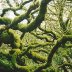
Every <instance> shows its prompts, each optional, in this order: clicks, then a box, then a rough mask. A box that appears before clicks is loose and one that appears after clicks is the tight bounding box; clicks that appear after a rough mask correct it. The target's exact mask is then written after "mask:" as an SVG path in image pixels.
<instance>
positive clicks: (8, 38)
mask: <svg viewBox="0 0 72 72" xmlns="http://www.w3.org/2000/svg"><path fill="white" fill-rule="evenodd" d="M1 40H2V42H4V43H7V44H8V43H11V42H13V39H12V36H11V35H10V34H9V33H8V32H7V30H5V31H3V32H2V34H1Z"/></svg>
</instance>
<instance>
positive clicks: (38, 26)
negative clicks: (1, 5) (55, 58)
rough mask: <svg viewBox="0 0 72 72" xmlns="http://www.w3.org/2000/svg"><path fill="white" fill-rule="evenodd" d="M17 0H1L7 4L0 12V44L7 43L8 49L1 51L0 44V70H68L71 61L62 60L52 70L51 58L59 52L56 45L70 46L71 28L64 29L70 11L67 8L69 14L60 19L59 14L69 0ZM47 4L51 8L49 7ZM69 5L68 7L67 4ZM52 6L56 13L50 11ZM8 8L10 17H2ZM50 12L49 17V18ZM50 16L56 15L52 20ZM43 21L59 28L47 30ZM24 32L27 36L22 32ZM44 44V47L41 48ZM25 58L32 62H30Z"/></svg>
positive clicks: (71, 12) (70, 13) (60, 14)
mask: <svg viewBox="0 0 72 72" xmlns="http://www.w3.org/2000/svg"><path fill="white" fill-rule="evenodd" d="M18 1H19V0H13V3H11V1H10V0H5V1H4V2H3V3H4V4H6V5H7V8H3V10H2V13H1V15H0V26H1V28H0V45H1V46H2V44H3V43H4V44H7V45H10V46H9V47H10V48H9V47H8V48H6V49H5V50H6V51H7V52H3V48H4V47H1V49H2V51H1V52H0V56H1V57H0V69H3V70H5V67H6V68H7V69H6V70H7V72H8V71H9V72H17V71H18V72H41V71H45V72H47V70H48V71H50V72H53V71H54V72H57V70H60V68H62V70H64V71H65V72H68V68H71V67H72V65H71V64H70V63H71V62H70V63H68V62H66V63H64V62H62V63H61V64H60V65H59V64H58V65H59V67H58V68H57V69H55V68H54V67H53V64H52V63H53V62H52V60H53V56H54V55H55V54H56V55H59V53H56V52H57V50H58V49H59V48H60V47H61V48H66V47H67V48H71V47H72V44H71V43H72V34H71V29H68V27H70V25H71V18H72V10H71V11H68V13H69V15H68V17H67V19H66V21H64V20H63V14H64V11H66V9H65V8H67V7H68V6H67V5H66V4H68V2H70V3H71V1H67V0H54V1H51V0H25V1H23V0H20V2H18ZM1 3H2V2H1ZM51 3H52V4H51ZM26 4H28V5H30V6H29V8H27V7H26V6H25V5H26ZM50 6H51V8H49V7H50ZM69 7H71V4H70V5H69ZM52 9H55V11H56V13H57V14H56V13H54V12H53V11H52ZM19 10H20V11H21V12H22V11H23V13H20V11H19ZM9 11H12V12H13V13H14V15H15V17H14V19H10V18H8V17H6V13H7V12H9ZM17 11H18V12H19V13H18V12H17ZM35 15H37V16H35ZM48 15H49V16H48ZM51 15H52V18H50V16H51ZM54 16H55V17H57V20H55V19H56V18H55V19H53V17H54ZM23 20H26V21H27V23H26V24H25V23H24V22H23ZM43 22H45V23H46V22H48V23H52V24H54V25H55V23H56V25H55V26H56V27H59V29H58V30H57V29H56V28H53V29H54V31H53V30H50V28H49V26H50V25H49V24H45V25H44V24H43ZM53 22H54V23H53ZM58 32H59V33H60V34H59V33H58ZM27 33H28V35H26V34H27ZM29 36H30V37H29ZM25 37H26V38H27V39H28V38H29V40H30V41H29V40H28V41H27V39H26V38H25ZM23 39H24V40H23ZM25 40H26V41H25ZM24 41H25V42H24ZM23 42H24V43H23ZM39 42H41V43H39ZM43 47H44V48H43ZM45 47H46V48H47V49H45ZM48 47H49V48H50V50H49V48H48ZM47 50H48V51H47ZM60 52H61V51H60ZM66 52H67V51H66ZM41 53H42V54H41ZM43 54H45V55H46V57H45V56H42V55H43ZM71 54H72V53H71ZM69 57H70V56H69ZM65 58H66V57H65ZM70 58H71V57H70ZM30 59H32V60H30ZM27 61H30V62H32V64H30V63H28V62H27ZM33 61H34V62H33ZM33 63H34V64H33ZM63 63H64V64H63ZM66 67H68V68H66Z"/></svg>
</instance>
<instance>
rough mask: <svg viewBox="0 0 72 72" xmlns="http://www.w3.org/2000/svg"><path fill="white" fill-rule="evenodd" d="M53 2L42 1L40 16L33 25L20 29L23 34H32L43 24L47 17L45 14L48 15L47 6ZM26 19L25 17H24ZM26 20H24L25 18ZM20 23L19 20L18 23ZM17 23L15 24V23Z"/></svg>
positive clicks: (48, 0)
mask: <svg viewBox="0 0 72 72" xmlns="http://www.w3.org/2000/svg"><path fill="white" fill-rule="evenodd" d="M50 1H51V0H44V1H43V0H42V1H41V5H40V10H39V14H38V16H37V17H36V19H35V20H34V21H32V22H31V23H29V24H28V25H27V26H24V27H23V28H20V27H19V28H18V29H19V30H20V31H22V32H30V31H32V30H34V29H35V28H37V27H38V26H39V25H40V24H41V22H42V21H43V20H44V17H45V13H46V10H47V9H46V8H47V4H48V3H49V2H50ZM23 17H24V16H23ZM23 19H24V18H23ZM16 22H17V23H18V20H17V21H16ZM14 23H15V22H14Z"/></svg>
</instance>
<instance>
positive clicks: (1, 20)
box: [0, 17, 11, 25]
mask: <svg viewBox="0 0 72 72" xmlns="http://www.w3.org/2000/svg"><path fill="white" fill-rule="evenodd" d="M0 24H5V25H8V24H11V20H10V19H9V18H6V17H0Z"/></svg>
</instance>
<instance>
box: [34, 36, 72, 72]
mask: <svg viewBox="0 0 72 72" xmlns="http://www.w3.org/2000/svg"><path fill="white" fill-rule="evenodd" d="M67 41H71V42H72V35H65V36H63V37H62V38H60V39H59V40H58V42H57V43H56V45H55V46H54V47H53V49H52V50H51V52H50V54H49V56H48V60H47V63H46V65H43V66H41V67H39V68H38V69H37V70H35V72H39V71H41V70H42V69H46V68H47V67H50V66H51V63H52V58H53V56H54V54H55V53H56V51H57V50H58V48H59V47H61V46H62V45H64V44H65V43H66V42H67Z"/></svg>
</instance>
